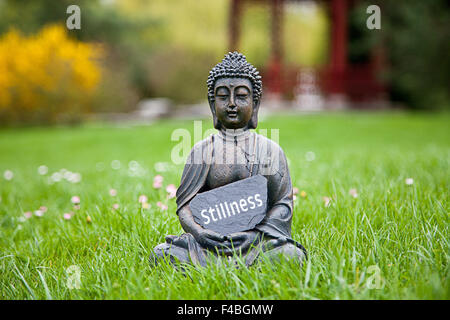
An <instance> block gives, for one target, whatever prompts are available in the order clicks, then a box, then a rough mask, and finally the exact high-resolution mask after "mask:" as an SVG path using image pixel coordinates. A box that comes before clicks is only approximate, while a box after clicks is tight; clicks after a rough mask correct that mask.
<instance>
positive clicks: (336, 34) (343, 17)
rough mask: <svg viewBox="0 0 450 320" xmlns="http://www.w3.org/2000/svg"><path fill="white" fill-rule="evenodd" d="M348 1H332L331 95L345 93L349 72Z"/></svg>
mask: <svg viewBox="0 0 450 320" xmlns="http://www.w3.org/2000/svg"><path fill="white" fill-rule="evenodd" d="M347 41H348V38H347V0H332V1H331V57H330V77H331V79H330V86H329V90H330V91H331V93H342V94H344V93H345V91H346V90H345V89H346V87H345V77H346V70H347Z"/></svg>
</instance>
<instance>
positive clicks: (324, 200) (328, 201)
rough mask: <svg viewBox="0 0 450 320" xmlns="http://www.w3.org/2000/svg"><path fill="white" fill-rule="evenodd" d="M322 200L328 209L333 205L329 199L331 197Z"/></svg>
mask: <svg viewBox="0 0 450 320" xmlns="http://www.w3.org/2000/svg"><path fill="white" fill-rule="evenodd" d="M322 199H323V202H324V205H325V208H328V207H329V206H330V204H331V198H329V197H323V198H322Z"/></svg>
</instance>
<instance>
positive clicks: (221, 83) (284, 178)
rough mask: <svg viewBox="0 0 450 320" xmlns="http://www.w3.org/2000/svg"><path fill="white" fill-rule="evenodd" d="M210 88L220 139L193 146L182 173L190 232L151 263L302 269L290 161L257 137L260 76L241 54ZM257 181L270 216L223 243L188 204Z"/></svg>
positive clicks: (183, 213) (215, 72) (180, 193)
mask: <svg viewBox="0 0 450 320" xmlns="http://www.w3.org/2000/svg"><path fill="white" fill-rule="evenodd" d="M207 87H208V102H209V106H210V108H211V113H212V117H213V121H214V128H215V129H217V130H218V132H217V134H213V135H211V136H209V137H207V138H206V139H204V140H202V141H200V142H198V143H197V144H195V146H194V147H193V148H192V150H191V153H190V155H189V157H188V159H187V162H186V165H185V167H184V170H183V174H182V177H181V183H180V186H179V188H178V190H177V194H176V197H177V199H176V202H177V210H176V213H177V215H178V218H179V221H180V224H181V226H182V228H183V230H184V231H185V232H186V233H184V234H182V235H180V236H173V235H169V236H166V241H165V242H164V243H162V244H159V245H157V246H156V247H155V248H154V250H153V253H152V255H151V257H150V261H151V262H153V263H156V264H157V263H158V262H160V261H161V260H163V259H167V260H166V261H169V262H170V263H173V264H178V263H188V264H196V265H201V266H207V265H208V264H209V263H210V261H215V260H218V259H219V260H220V259H223V258H225V259H226V260H232V257H236V255H240V256H241V257H242V258H243V261H245V265H246V266H251V265H252V264H254V263H255V262H256V261H258V260H259V257H261V256H266V257H269V258H272V257H273V258H275V257H277V258H279V257H286V258H288V259H295V260H296V261H298V262H299V263H300V264H301V263H302V261H303V260H304V259H305V258H306V250H305V249H304V248H303V246H302V245H301V244H299V243H298V242H296V241H294V240H293V239H292V237H291V223H292V214H293V194H292V182H291V177H290V175H289V169H288V165H287V161H286V157H285V155H284V152H283V150H282V149H281V147H280V146H279V145H278V144H276V143H275V142H273V141H272V140H270V139H268V138H266V137H264V136H262V135H259V134H257V133H255V132H253V131H251V129H256V127H257V124H258V110H259V105H260V101H261V94H262V81H261V76H260V75H259V72H258V71H257V70H256V68H254V67H253V66H252V65H251V64H250V63H248V62H247V60H246V57H245V56H244V55H243V54H241V53H238V52H232V53H231V52H230V53H228V54H226V55H225V58H224V59H223V60H222V62H220V63H218V64H217V65H216V66H215V67H214V68H213V69H212V70H211V71H210V74H209V77H208V80H207ZM255 175H262V176H264V177H265V178H266V179H267V212H266V214H265V217H264V219H263V220H262V221H261V222H260V223H259V224H258V225H256V227H254V228H253V229H251V230H245V231H241V232H236V233H232V234H229V235H227V236H224V235H221V234H219V233H217V232H215V231H212V230H209V229H207V228H204V227H202V226H201V225H199V224H198V223H196V222H195V220H194V218H193V215H192V211H191V208H190V207H189V203H190V201H191V200H192V199H193V198H194V197H195V196H196V195H197V194H198V193H201V192H205V191H209V190H213V189H215V188H218V187H221V186H225V185H227V184H230V183H233V182H236V181H239V180H241V179H246V178H248V177H252V176H255Z"/></svg>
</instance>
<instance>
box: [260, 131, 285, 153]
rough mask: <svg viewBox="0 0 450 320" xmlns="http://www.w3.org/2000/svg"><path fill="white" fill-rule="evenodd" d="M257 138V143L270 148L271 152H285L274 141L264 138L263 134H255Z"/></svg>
mask: <svg viewBox="0 0 450 320" xmlns="http://www.w3.org/2000/svg"><path fill="white" fill-rule="evenodd" d="M255 135H256V138H257V141H258V142H257V143H258V145H266V146H268V147H269V148H270V149H271V150H273V151H279V152H283V149H282V148H281V146H280V145H279V144H278V143H277V142H275V141H273V140H272V139H269V138H268V137H266V136H263V135H261V134H258V133H256V132H255Z"/></svg>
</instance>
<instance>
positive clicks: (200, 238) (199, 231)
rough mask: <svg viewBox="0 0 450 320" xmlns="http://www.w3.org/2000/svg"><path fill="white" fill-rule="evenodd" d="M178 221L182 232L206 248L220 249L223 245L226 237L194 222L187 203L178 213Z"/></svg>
mask: <svg viewBox="0 0 450 320" xmlns="http://www.w3.org/2000/svg"><path fill="white" fill-rule="evenodd" d="M178 219H179V220H180V224H181V226H182V227H183V230H184V231H186V232H187V233H190V234H192V235H193V236H194V238H195V240H197V242H198V243H200V244H201V245H203V246H205V247H207V248H221V247H223V246H224V244H225V242H224V241H225V240H226V237H223V236H221V235H220V234H219V233H217V232H214V231H212V230H209V229H205V228H203V227H202V226H200V225H199V224H198V223H196V222H195V221H194V217H193V216H192V211H191V209H190V208H189V203H188V204H186V205H184V206H183V207H182V208H181V209H180V210H179V211H178Z"/></svg>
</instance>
